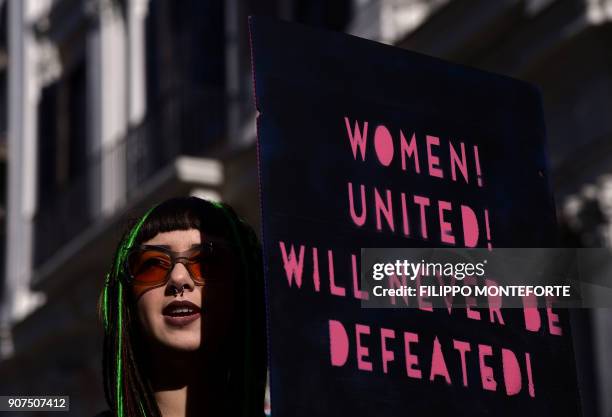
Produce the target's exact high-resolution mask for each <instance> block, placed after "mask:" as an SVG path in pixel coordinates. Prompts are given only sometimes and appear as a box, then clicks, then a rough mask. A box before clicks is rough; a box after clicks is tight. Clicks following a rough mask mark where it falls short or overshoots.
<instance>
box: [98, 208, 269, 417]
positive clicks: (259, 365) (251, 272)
mask: <svg viewBox="0 0 612 417" xmlns="http://www.w3.org/2000/svg"><path fill="white" fill-rule="evenodd" d="M189 228H197V229H200V230H201V231H202V232H205V233H213V234H217V235H221V236H225V237H226V238H228V239H230V240H231V242H232V243H233V246H234V247H236V248H237V250H238V256H239V260H240V276H239V278H238V279H239V282H238V285H235V286H234V287H235V294H234V296H235V297H236V300H235V301H236V302H234V303H233V304H234V306H235V311H234V315H233V316H234V317H235V319H234V323H232V329H235V331H234V332H233V333H232V335H231V340H230V341H229V346H230V349H231V355H230V360H229V363H228V364H227V368H228V370H227V375H228V377H227V381H224V382H226V383H227V390H226V392H227V393H228V397H229V398H227V399H226V400H227V401H225V404H228V409H227V411H226V414H225V415H228V416H232V417H234V416H235V417H253V416H256V417H261V416H263V398H264V391H265V380H266V337H265V308H264V301H263V300H264V289H263V266H262V257H261V246H260V245H259V241H258V239H257V237H256V235H255V233H254V231H253V229H252V228H251V227H250V226H249V225H248V224H247V223H246V222H245V221H244V220H242V219H241V218H239V217H238V216H237V214H236V213H235V211H234V210H233V209H232V208H231V207H230V206H229V205H227V204H224V203H213V202H210V201H207V200H203V199H199V198H196V197H179V198H173V199H170V200H167V201H165V202H163V203H161V204H159V205H156V206H154V207H153V208H151V209H149V210H148V211H147V212H146V213H145V214H144V215H143V216H142V217H140V218H139V219H138V220H136V221H133V222H132V226H131V227H129V228H128V229H127V230H126V232H125V233H124V235H123V237H122V238H121V240H120V242H119V245H118V247H117V250H116V251H115V256H114V259H113V262H112V265H111V268H110V271H109V272H108V273H107V274H106V278H105V283H104V288H103V290H102V293H101V294H100V300H99V310H100V317H101V320H102V322H103V327H104V348H103V363H102V367H103V378H104V392H105V396H106V401H107V403H108V405H109V407H110V408H111V410H112V413H113V415H114V416H116V417H161V414H160V411H159V408H158V407H157V403H156V401H155V398H154V396H153V391H152V389H151V386H150V384H149V381H148V380H147V379H146V377H145V372H144V369H143V366H145V365H144V364H143V363H142V355H140V354H138V353H137V352H139V350H140V349H141V348H140V344H139V341H138V340H137V338H138V336H137V335H138V334H139V333H138V332H136V331H134V330H135V327H136V325H137V323H136V320H133V317H136V315H135V313H134V312H133V301H132V299H131V298H130V294H129V293H130V291H129V288H126V280H125V273H126V272H125V270H124V265H125V261H126V257H127V255H128V253H129V251H130V249H132V248H133V247H134V246H135V245H137V244H139V243H142V242H144V241H146V240H149V239H151V238H153V237H154V236H155V235H156V234H157V233H161V232H168V231H172V230H186V229H189Z"/></svg>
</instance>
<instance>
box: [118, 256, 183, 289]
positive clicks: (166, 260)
mask: <svg viewBox="0 0 612 417" xmlns="http://www.w3.org/2000/svg"><path fill="white" fill-rule="evenodd" d="M128 265H129V269H130V273H131V274H132V276H133V277H134V279H135V280H136V281H138V282H141V283H148V284H153V283H158V282H162V281H164V278H165V277H166V274H167V273H168V270H169V269H170V267H171V266H172V260H171V259H170V257H169V256H168V255H167V254H165V253H163V252H159V251H155V250H145V251H140V252H134V253H132V254H131V256H130V257H129V258H128Z"/></svg>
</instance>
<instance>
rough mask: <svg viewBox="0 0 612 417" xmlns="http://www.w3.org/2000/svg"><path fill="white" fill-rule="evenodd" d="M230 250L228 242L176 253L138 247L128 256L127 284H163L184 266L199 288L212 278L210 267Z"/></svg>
mask: <svg viewBox="0 0 612 417" xmlns="http://www.w3.org/2000/svg"><path fill="white" fill-rule="evenodd" d="M228 248H229V246H228V245H227V244H226V243H225V242H216V241H213V242H205V243H203V244H200V245H198V246H194V247H192V248H191V249H189V250H186V251H184V252H174V251H171V250H169V249H168V248H167V247H165V246H156V245H140V246H137V247H135V248H134V249H132V250H131V251H130V252H129V253H128V256H127V258H126V262H125V269H126V272H127V274H126V276H127V281H128V284H138V285H145V286H147V287H148V286H151V287H155V286H161V285H164V284H166V283H167V282H168V280H169V279H170V272H171V271H172V270H173V269H174V266H175V265H176V264H177V263H181V264H183V265H184V266H185V268H186V269H187V271H189V275H190V276H191V279H192V280H193V282H194V283H195V284H196V285H204V283H205V281H208V280H210V279H211V278H212V277H211V274H210V271H209V266H210V265H211V264H212V263H214V262H216V261H218V260H219V258H220V257H221V256H222V255H223V254H226V253H227V249H228Z"/></svg>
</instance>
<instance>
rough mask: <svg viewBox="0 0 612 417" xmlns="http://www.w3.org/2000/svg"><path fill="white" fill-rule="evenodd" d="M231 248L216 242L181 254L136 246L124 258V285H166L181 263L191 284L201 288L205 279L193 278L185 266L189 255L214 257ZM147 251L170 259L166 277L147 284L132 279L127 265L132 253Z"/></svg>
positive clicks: (165, 249)
mask: <svg viewBox="0 0 612 417" xmlns="http://www.w3.org/2000/svg"><path fill="white" fill-rule="evenodd" d="M231 248H232V246H231V245H230V244H229V243H228V242H225V241H217V240H213V241H205V242H202V243H201V244H199V245H197V246H194V247H192V248H190V249H187V250H186V251H182V252H175V251H171V250H170V249H168V248H167V247H165V246H158V245H138V246H135V247H133V248H132V249H130V251H129V252H128V254H127V256H126V257H125V262H124V265H123V268H124V271H125V274H124V276H125V279H126V283H127V284H128V285H136V284H138V285H144V286H150V287H159V286H162V285H166V284H167V283H168V281H169V280H170V273H171V272H172V271H173V270H174V267H175V266H176V264H177V263H181V264H183V266H184V267H185V269H187V272H188V273H189V277H190V278H191V279H192V281H193V283H194V284H195V285H197V286H203V285H205V283H206V279H204V278H202V277H201V278H200V279H196V278H194V276H193V274H192V272H191V269H190V268H189V266H188V265H187V262H188V260H189V254H191V253H194V252H197V251H200V252H201V253H202V254H204V256H206V257H210V256H215V254H216V253H217V252H219V251H223V250H227V249H231ZM147 250H154V251H158V252H162V253H164V254H166V255H168V256H169V257H170V261H171V264H170V268H168V270H167V271H166V275H165V276H164V279H163V280H160V281H156V282H151V283H148V282H143V281H139V280H138V279H137V278H136V277H134V275H132V271H131V270H130V265H129V259H130V257H131V256H132V255H133V254H134V253H137V252H144V251H147Z"/></svg>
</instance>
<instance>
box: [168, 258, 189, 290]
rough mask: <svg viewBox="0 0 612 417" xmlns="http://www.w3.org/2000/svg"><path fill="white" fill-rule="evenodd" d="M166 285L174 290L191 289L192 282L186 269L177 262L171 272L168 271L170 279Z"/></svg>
mask: <svg viewBox="0 0 612 417" xmlns="http://www.w3.org/2000/svg"><path fill="white" fill-rule="evenodd" d="M168 285H171V286H174V287H176V288H190V289H193V286H194V284H193V280H192V279H191V275H190V274H189V271H188V270H187V267H186V266H185V265H183V264H182V263H180V262H177V263H176V264H175V265H174V267H173V268H172V270H171V271H170V278H169V279H168Z"/></svg>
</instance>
